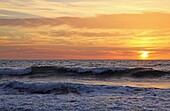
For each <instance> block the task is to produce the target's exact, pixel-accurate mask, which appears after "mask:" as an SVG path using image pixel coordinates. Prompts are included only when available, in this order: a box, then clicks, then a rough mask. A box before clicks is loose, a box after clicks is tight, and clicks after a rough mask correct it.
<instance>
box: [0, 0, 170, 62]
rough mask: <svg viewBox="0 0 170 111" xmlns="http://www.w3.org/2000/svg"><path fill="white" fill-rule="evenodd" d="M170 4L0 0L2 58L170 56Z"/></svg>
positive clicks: (128, 0)
mask: <svg viewBox="0 0 170 111" xmlns="http://www.w3.org/2000/svg"><path fill="white" fill-rule="evenodd" d="M169 6H170V1H169V0H142V1H139V0H30V1H28V0H22V1H21V0H1V1H0V59H142V60H143V59H149V60H150V59H151V60H152V59H170V45H169V44H170V8H169ZM142 54H143V56H142ZM146 54H147V55H146Z"/></svg>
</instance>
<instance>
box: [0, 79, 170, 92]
mask: <svg viewBox="0 0 170 111" xmlns="http://www.w3.org/2000/svg"><path fill="white" fill-rule="evenodd" d="M154 89H155V88H137V87H129V86H108V85H86V84H73V83H25V82H19V81H7V82H1V83H0V90H1V91H0V94H76V95H83V94H97V93H120V94H133V93H140V92H143V91H148V90H154ZM160 90H161V89H160ZM167 90H168V91H169V89H167Z"/></svg>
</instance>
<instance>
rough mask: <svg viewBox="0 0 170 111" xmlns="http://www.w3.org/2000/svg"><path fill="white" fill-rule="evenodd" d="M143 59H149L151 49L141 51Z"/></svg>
mask: <svg viewBox="0 0 170 111" xmlns="http://www.w3.org/2000/svg"><path fill="white" fill-rule="evenodd" d="M140 53H141V55H140V56H141V59H147V58H148V57H149V53H150V52H149V51H141V52H140Z"/></svg>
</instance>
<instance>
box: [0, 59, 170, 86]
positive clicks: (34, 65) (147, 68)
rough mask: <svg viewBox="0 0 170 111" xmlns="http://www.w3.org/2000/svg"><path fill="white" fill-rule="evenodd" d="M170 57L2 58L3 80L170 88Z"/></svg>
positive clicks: (0, 71) (0, 72)
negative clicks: (154, 59) (124, 58)
mask: <svg viewBox="0 0 170 111" xmlns="http://www.w3.org/2000/svg"><path fill="white" fill-rule="evenodd" d="M169 75H170V61H168V60H164V61H159V60H157V61H135V60H0V77H1V78H0V80H1V82H4V81H9V80H10V81H11V80H12V81H15V80H16V81H22V82H34V83H35V82H43V83H44V82H45V83H46V82H66V83H81V84H92V85H96V84H97V85H123V86H135V87H156V88H170V76H169Z"/></svg>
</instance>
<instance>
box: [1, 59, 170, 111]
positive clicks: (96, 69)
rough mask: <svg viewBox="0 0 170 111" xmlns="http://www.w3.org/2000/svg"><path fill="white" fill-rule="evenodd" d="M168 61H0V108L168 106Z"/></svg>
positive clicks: (150, 107) (140, 108)
mask: <svg viewBox="0 0 170 111" xmlns="http://www.w3.org/2000/svg"><path fill="white" fill-rule="evenodd" d="M169 104H170V61H169V60H164V61H161V60H154V61H147V60H145V61H139V60H0V110H4V109H5V110H7V111H8V110H21V111H22V110H23V111H25V110H31V111H32V110H33V111H34V110H35V111H39V110H40V111H41V110H44V111H48V110H73V111H75V110H77V111H81V110H101V111H104V110H107V111H112V110H118V111H119V110H121V111H126V110H132V111H133V110H134V111H136V110H139V111H140V110H141V111H142V110H157V111H159V110H162V111H168V110H170V105H169Z"/></svg>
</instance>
